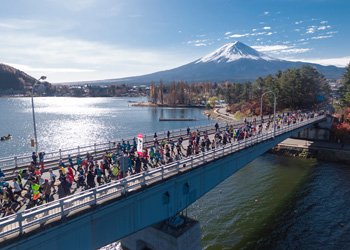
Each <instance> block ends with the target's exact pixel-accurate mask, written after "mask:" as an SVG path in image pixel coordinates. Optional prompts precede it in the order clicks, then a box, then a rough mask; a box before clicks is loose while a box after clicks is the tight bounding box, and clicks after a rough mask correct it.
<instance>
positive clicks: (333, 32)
mask: <svg viewBox="0 0 350 250" xmlns="http://www.w3.org/2000/svg"><path fill="white" fill-rule="evenodd" d="M338 32H339V31H329V32H327V33H326V34H327V35H330V34H337V33H338Z"/></svg>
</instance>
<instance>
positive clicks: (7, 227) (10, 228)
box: [0, 116, 324, 238]
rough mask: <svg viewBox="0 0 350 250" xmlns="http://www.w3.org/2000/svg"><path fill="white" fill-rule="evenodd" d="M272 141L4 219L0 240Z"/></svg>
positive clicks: (261, 137) (253, 140) (201, 157)
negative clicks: (214, 160)
mask: <svg viewBox="0 0 350 250" xmlns="http://www.w3.org/2000/svg"><path fill="white" fill-rule="evenodd" d="M323 118H324V116H318V117H315V118H313V119H309V120H304V121H302V122H298V123H295V124H291V125H288V126H287V125H285V126H283V127H282V128H280V129H276V136H278V135H281V134H283V133H286V132H289V131H292V130H295V129H297V128H300V127H303V126H306V125H308V124H310V123H314V122H316V121H319V120H322V119H323ZM271 138H273V130H272V129H271V130H270V131H268V132H265V133H262V134H257V135H256V136H253V137H250V138H247V139H244V140H240V141H237V142H233V143H229V144H227V145H224V146H221V147H219V148H215V149H212V150H209V151H206V152H203V153H200V154H197V155H193V156H191V157H187V158H184V159H181V160H178V161H175V162H173V163H170V164H167V165H162V166H161V167H158V168H155V169H150V170H148V171H145V172H143V173H139V174H135V175H132V176H128V177H126V178H124V179H121V180H118V181H114V182H110V183H107V184H104V185H102V186H99V187H95V188H93V189H89V190H86V191H83V192H81V193H79V194H74V195H71V196H68V197H65V198H62V199H59V200H56V201H53V202H50V203H47V204H44V205H41V206H38V207H34V208H31V209H28V210H25V211H23V212H20V213H17V214H14V215H10V216H7V217H3V218H1V219H0V238H2V237H6V236H8V235H11V234H15V233H16V234H22V233H24V232H25V231H27V230H28V231H29V230H31V228H37V227H38V226H40V224H43V223H45V222H47V221H49V220H50V221H54V220H59V219H61V218H63V217H64V216H65V215H67V214H73V213H75V212H77V211H80V210H81V209H82V208H84V207H86V208H88V207H89V206H91V205H96V204H98V203H101V202H103V201H104V200H106V199H111V198H116V197H120V196H121V195H123V194H125V193H127V192H130V191H132V190H136V189H138V188H142V187H144V186H147V185H149V184H152V183H154V182H157V181H159V180H162V179H166V178H168V177H169V176H172V175H176V174H178V173H179V172H181V171H185V170H187V169H189V168H196V167H199V166H200V165H202V164H203V163H206V162H208V161H211V160H213V159H216V158H220V157H223V156H225V155H228V154H231V153H233V152H236V151H239V150H242V149H244V148H246V147H250V146H251V145H254V144H257V143H260V142H262V141H265V140H269V139H271Z"/></svg>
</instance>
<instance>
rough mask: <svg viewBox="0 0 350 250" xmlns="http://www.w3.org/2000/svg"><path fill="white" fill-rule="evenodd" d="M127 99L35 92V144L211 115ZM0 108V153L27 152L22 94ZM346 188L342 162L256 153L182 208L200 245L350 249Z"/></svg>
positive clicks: (103, 137)
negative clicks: (40, 95)
mask: <svg viewBox="0 0 350 250" xmlns="http://www.w3.org/2000/svg"><path fill="white" fill-rule="evenodd" d="M128 101H141V99H140V98H54V97H50V98H35V107H36V109H35V110H36V120H37V128H38V141H39V150H45V151H50V150H52V149H57V148H59V147H60V148H66V147H72V146H77V145H83V144H91V143H94V142H105V141H108V140H111V139H116V138H122V137H126V136H136V135H137V133H139V132H141V133H154V132H155V131H166V130H168V129H176V128H183V127H187V126H195V125H202V124H203V125H204V124H206V123H208V122H210V123H213V121H208V120H207V119H206V117H205V116H204V115H202V112H203V110H201V109H172V108H150V107H132V106H131V103H128ZM0 108H1V114H2V115H1V118H0V119H1V120H0V133H1V135H7V134H8V133H10V134H12V135H13V139H12V140H9V141H4V142H0V157H5V156H9V155H15V154H24V153H28V152H31V151H32V148H31V147H30V143H29V141H30V138H33V124H32V113H31V112H32V111H31V102H30V98H0ZM160 117H172V118H174V117H177V118H179V117H196V118H198V119H199V120H198V121H195V122H159V121H158V119H159V118H160ZM220 191H221V192H220ZM349 195H350V168H349V167H348V166H345V165H341V164H333V163H322V162H318V161H316V160H310V159H298V158H289V157H282V156H276V155H272V154H264V155H262V156H260V157H259V158H257V159H256V160H255V161H253V162H251V163H250V164H248V165H247V166H245V167H244V168H242V169H241V170H240V171H238V172H237V173H235V174H234V175H232V176H231V177H230V178H228V179H227V180H226V181H224V182H223V183H221V184H220V185H218V186H217V187H216V188H214V189H212V190H211V191H210V192H209V193H207V194H206V195H204V196H203V197H202V198H201V199H199V200H198V201H196V202H195V203H194V204H192V205H191V206H190V207H189V208H188V210H187V212H188V215H189V216H190V217H192V218H194V219H197V220H199V222H200V225H201V236H202V239H201V240H202V247H203V249H210V250H214V249H215V250H216V249H218V250H219V249H350V210H349V208H350V196H349ZM255 200H258V202H255ZM342 223H343V224H344V226H341V224H342ZM110 248H111V247H110ZM118 249H120V248H118Z"/></svg>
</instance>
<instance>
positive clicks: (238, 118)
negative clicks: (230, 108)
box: [235, 110, 244, 120]
mask: <svg viewBox="0 0 350 250" xmlns="http://www.w3.org/2000/svg"><path fill="white" fill-rule="evenodd" d="M243 117H244V114H243V113H242V112H241V111H239V110H238V111H237V112H236V113H235V119H236V120H242V119H243Z"/></svg>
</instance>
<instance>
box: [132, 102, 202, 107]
mask: <svg viewBox="0 0 350 250" xmlns="http://www.w3.org/2000/svg"><path fill="white" fill-rule="evenodd" d="M131 106H135V107H161V108H162V107H166V108H205V106H204V105H168V104H158V103H157V104H154V103H151V102H136V103H133V104H132V105H131Z"/></svg>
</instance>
